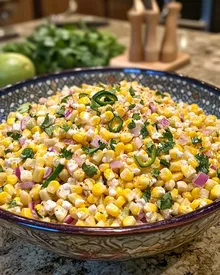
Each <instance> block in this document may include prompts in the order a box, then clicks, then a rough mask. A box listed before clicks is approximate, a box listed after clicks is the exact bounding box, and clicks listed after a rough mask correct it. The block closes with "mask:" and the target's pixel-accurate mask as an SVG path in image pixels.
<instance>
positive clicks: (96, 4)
mask: <svg viewBox="0 0 220 275" xmlns="http://www.w3.org/2000/svg"><path fill="white" fill-rule="evenodd" d="M76 2H77V4H78V10H77V13H82V14H91V15H97V16H105V2H106V0H76ZM68 3H69V0H41V10H42V16H48V15H51V14H57V13H61V12H64V11H65V10H67V8H68Z"/></svg>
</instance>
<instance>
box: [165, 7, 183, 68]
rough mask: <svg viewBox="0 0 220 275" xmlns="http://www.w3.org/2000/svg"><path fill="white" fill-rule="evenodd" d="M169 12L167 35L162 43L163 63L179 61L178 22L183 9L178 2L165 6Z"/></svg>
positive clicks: (166, 27) (166, 26)
mask: <svg viewBox="0 0 220 275" xmlns="http://www.w3.org/2000/svg"><path fill="white" fill-rule="evenodd" d="M165 8H166V9H167V11H168V15H167V18H166V25H165V34H164V38H163V42H162V48H161V53H160V61H161V62H164V63H166V62H172V61H175V60H176V59H177V55H178V44H177V20H178V17H179V14H180V11H181V9H182V4H181V3H178V2H170V3H167V4H166V5H165Z"/></svg>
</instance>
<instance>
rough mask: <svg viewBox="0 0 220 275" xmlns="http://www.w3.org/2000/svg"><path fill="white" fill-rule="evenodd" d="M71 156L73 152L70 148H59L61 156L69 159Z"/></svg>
mask: <svg viewBox="0 0 220 275" xmlns="http://www.w3.org/2000/svg"><path fill="white" fill-rule="evenodd" d="M72 156H73V152H72V151H71V150H67V149H66V148H63V149H61V155H60V157H61V158H66V159H71V158H72Z"/></svg>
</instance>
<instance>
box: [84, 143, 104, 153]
mask: <svg viewBox="0 0 220 275" xmlns="http://www.w3.org/2000/svg"><path fill="white" fill-rule="evenodd" d="M98 143H99V147H98V148H87V147H82V150H83V151H84V152H85V153H86V154H88V155H92V154H94V153H95V152H97V151H98V150H103V149H105V148H106V146H107V145H106V144H105V143H103V142H101V141H100V140H99V142H98Z"/></svg>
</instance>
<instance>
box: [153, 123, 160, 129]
mask: <svg viewBox="0 0 220 275" xmlns="http://www.w3.org/2000/svg"><path fill="white" fill-rule="evenodd" d="M152 126H154V127H155V129H156V130H157V131H158V130H159V127H158V123H157V122H155V123H154V124H152Z"/></svg>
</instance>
